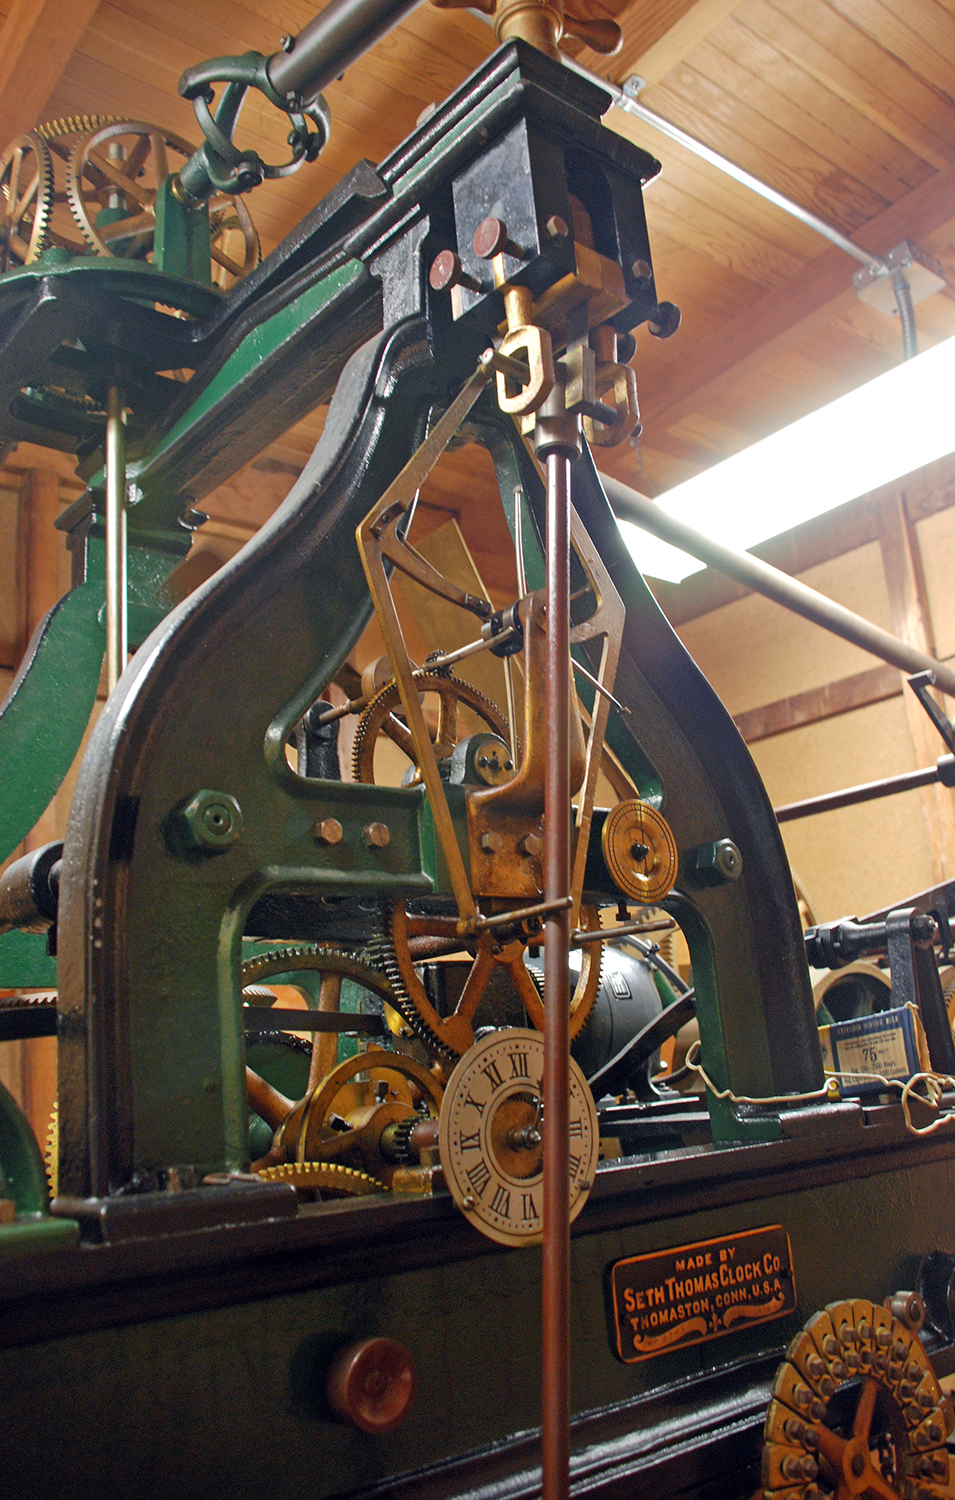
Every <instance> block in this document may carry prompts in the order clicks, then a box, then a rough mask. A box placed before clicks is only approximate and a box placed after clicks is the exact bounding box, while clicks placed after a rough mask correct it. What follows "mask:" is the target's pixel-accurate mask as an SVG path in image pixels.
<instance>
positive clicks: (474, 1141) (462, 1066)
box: [438, 1029, 599, 1245]
mask: <svg viewBox="0 0 955 1500" xmlns="http://www.w3.org/2000/svg"><path fill="white" fill-rule="evenodd" d="M543 1072H544V1039H543V1037H542V1036H541V1034H540V1032H538V1031H525V1030H520V1029H513V1030H507V1031H495V1032H491V1033H490V1034H489V1035H488V1036H486V1037H483V1038H482V1039H481V1041H479V1042H476V1043H475V1044H474V1046H473V1047H471V1048H470V1050H469V1051H468V1052H466V1053H465V1054H464V1056H463V1057H462V1058H461V1060H460V1062H459V1063H458V1065H457V1067H456V1068H455V1070H454V1072H453V1073H452V1074H451V1077H450V1079H449V1081H448V1086H447V1089H446V1090H445V1095H444V1104H443V1108H442V1110H441V1119H440V1123H439V1134H438V1140H439V1147H440V1152H441V1166H442V1168H443V1170H444V1175H445V1178H446V1180H447V1184H448V1187H449V1189H450V1191H451V1193H452V1195H453V1197H454V1200H455V1202H456V1203H457V1205H458V1207H459V1208H460V1209H461V1212H462V1213H463V1214H464V1215H465V1216H466V1217H467V1218H468V1219H470V1221H471V1223H472V1224H474V1226H475V1227H476V1228H477V1229H480V1230H481V1232H482V1234H486V1235H487V1236H488V1237H489V1238H490V1239H492V1240H496V1241H497V1242H498V1243H499V1244H502V1245H530V1244H534V1243H536V1242H537V1241H539V1240H540V1237H541V1229H542V1219H543V1211H544V1185H543V1170H542V1157H543V1151H542V1145H541V1133H542V1120H541V1113H542V1108H543V1107H544V1106H543V1105H542V1099H541V1079H542V1077H543ZM598 1146H599V1140H598V1133H597V1111H596V1109H595V1107H594V1101H593V1098H592V1097H591V1093H590V1090H589V1088H588V1087H587V1082H586V1079H585V1078H584V1075H583V1073H582V1072H581V1071H580V1068H579V1067H578V1066H577V1064H576V1063H575V1062H574V1060H573V1058H571V1059H570V1129H569V1142H568V1147H569V1150H568V1167H569V1171H570V1217H571V1219H575V1218H576V1216H577V1215H578V1214H579V1212H580V1210H581V1209H582V1208H583V1206H584V1203H585V1202H586V1199H587V1194H588V1193H589V1191H590V1188H591V1186H592V1184H593V1180H594V1172H595V1170H596V1167H597V1151H598Z"/></svg>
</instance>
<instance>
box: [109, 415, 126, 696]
mask: <svg viewBox="0 0 955 1500" xmlns="http://www.w3.org/2000/svg"><path fill="white" fill-rule="evenodd" d="M127 648H128V630H127V605H126V409H125V402H124V395H123V391H122V388H121V387H120V386H118V385H111V386H110V388H109V394H108V396H107V401H106V691H107V693H111V692H112V691H113V688H114V687H115V686H116V684H117V682H118V681H119V679H120V677H121V676H122V673H123V670H124V668H125V666H126V653H127Z"/></svg>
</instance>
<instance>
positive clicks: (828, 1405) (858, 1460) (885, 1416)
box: [757, 1292, 955, 1500]
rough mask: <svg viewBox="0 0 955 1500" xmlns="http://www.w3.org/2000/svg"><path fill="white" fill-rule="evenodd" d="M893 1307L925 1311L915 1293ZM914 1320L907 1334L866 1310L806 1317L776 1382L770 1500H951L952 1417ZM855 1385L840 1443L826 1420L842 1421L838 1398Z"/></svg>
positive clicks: (767, 1455)
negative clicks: (947, 1499) (860, 1499)
mask: <svg viewBox="0 0 955 1500" xmlns="http://www.w3.org/2000/svg"><path fill="white" fill-rule="evenodd" d="M896 1303H902V1304H904V1306H905V1307H906V1308H908V1309H912V1310H921V1303H920V1301H919V1299H918V1298H916V1297H914V1296H913V1294H912V1293H902V1292H900V1293H899V1294H898V1295H897V1297H896V1298H895V1299H893V1300H892V1305H893V1306H895V1304H896ZM918 1321H919V1320H918V1318H917V1319H916V1321H915V1324H914V1325H913V1322H912V1320H911V1319H909V1321H908V1325H906V1324H905V1323H903V1322H901V1321H900V1320H899V1318H897V1317H895V1316H893V1312H892V1311H891V1310H890V1309H889V1308H887V1307H879V1306H878V1305H877V1304H875V1303H872V1302H867V1301H851V1302H832V1303H830V1304H829V1306H828V1307H827V1308H826V1310H825V1311H824V1312H819V1313H816V1314H815V1316H814V1317H812V1318H810V1320H809V1322H808V1323H807V1324H806V1326H805V1328H804V1330H803V1331H802V1333H799V1334H797V1335H796V1337H795V1339H793V1341H792V1343H791V1344H790V1346H789V1348H788V1349H787V1351H786V1357H785V1359H784V1360H783V1363H782V1364H781V1365H780V1367H779V1369H778V1371H777V1373H776V1379H775V1380H774V1382H773V1387H772V1399H771V1401H770V1403H769V1409H768V1411H767V1413H766V1424H765V1429H764V1432H765V1443H764V1446H763V1472H762V1479H763V1485H764V1490H763V1495H764V1496H765V1500H782V1497H783V1496H784V1495H785V1496H786V1497H787V1500H827V1497H829V1496H832V1497H833V1500H852V1497H855V1496H875V1497H878V1500H893V1497H898V1500H942V1497H943V1496H944V1495H946V1494H947V1493H948V1489H947V1485H948V1453H947V1449H946V1446H945V1439H946V1436H947V1434H948V1433H949V1432H951V1430H952V1427H953V1426H955V1413H953V1411H952V1407H951V1404H950V1402H949V1401H948V1398H947V1397H945V1396H944V1395H943V1393H942V1390H941V1387H940V1386H939V1383H938V1380H937V1379H936V1377H935V1372H934V1371H933V1369H932V1366H931V1365H930V1363H929V1360H928V1356H927V1355H926V1353H925V1349H924V1348H923V1345H922V1341H921V1339H920V1338H919V1336H918V1333H917V1332H916V1331H915V1329H916V1328H917V1326H918ZM855 1379H858V1381H859V1399H858V1402H857V1404H856V1407H855V1411H854V1414H853V1416H852V1418H851V1425H850V1420H849V1419H848V1418H847V1417H846V1418H844V1419H843V1423H842V1425H843V1427H845V1428H849V1431H848V1435H843V1433H841V1432H839V1431H838V1430H837V1427H836V1423H835V1422H834V1423H833V1425H832V1426H829V1425H828V1422H827V1419H829V1420H830V1421H831V1420H833V1417H834V1416H836V1415H837V1410H838V1408H837V1406H836V1404H834V1401H833V1398H834V1397H835V1396H836V1392H837V1390H839V1389H840V1387H843V1386H845V1385H846V1384H847V1382H849V1381H852V1380H855ZM840 1399H841V1398H840ZM876 1426H878V1427H879V1428H881V1429H883V1431H882V1434H881V1435H880V1434H879V1433H877V1432H876V1430H875V1429H876ZM874 1454H875V1456H874ZM757 1493H758V1492H757Z"/></svg>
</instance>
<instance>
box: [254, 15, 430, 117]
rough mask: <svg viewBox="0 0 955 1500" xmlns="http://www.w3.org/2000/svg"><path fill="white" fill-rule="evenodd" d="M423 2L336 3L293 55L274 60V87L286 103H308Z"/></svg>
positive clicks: (301, 37)
mask: <svg viewBox="0 0 955 1500" xmlns="http://www.w3.org/2000/svg"><path fill="white" fill-rule="evenodd" d="M420 4H421V0H332V3H331V5H326V7H325V9H324V10H323V11H321V12H320V14H319V15H317V16H316V17H315V19H314V20H312V21H309V22H308V25H307V26H303V27H302V30H301V31H300V32H299V34H298V36H297V37H295V38H294V40H293V43H292V47H291V49H290V50H289V51H288V52H276V53H275V55H274V56H273V57H270V58H269V61H268V64H267V71H268V75H269V81H270V83H271V84H272V87H273V88H274V89H275V90H276V92H277V93H279V94H281V95H282V96H283V98H284V97H287V96H288V95H289V94H295V95H297V96H298V97H299V98H300V99H302V100H304V102H305V103H308V102H309V100H311V99H314V97H315V95H316V94H320V93H321V91H322V89H323V88H325V87H326V85H327V84H329V83H331V82H332V80H333V79H334V78H338V77H339V75H340V74H341V73H344V71H345V69H346V68H348V67H350V66H351V64H352V63H353V62H355V61H356V60H357V59H358V58H359V57H361V56H362V55H363V54H364V53H365V52H367V51H368V49H369V48H370V47H373V46H374V45H375V43H376V42H377V41H379V40H380V38H381V37H383V36H384V35H385V33H386V32H388V31H390V30H391V28H392V27H393V26H397V25H398V23H399V21H403V20H404V18H405V16H407V15H410V14H411V12H412V11H413V10H416V9H417V7H418V6H419V5H420Z"/></svg>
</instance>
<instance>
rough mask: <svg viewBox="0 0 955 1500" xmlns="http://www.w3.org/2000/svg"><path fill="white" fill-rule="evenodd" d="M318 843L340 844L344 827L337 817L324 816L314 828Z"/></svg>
mask: <svg viewBox="0 0 955 1500" xmlns="http://www.w3.org/2000/svg"><path fill="white" fill-rule="evenodd" d="M312 833H313V834H314V836H315V842H316V843H317V844H340V843H341V841H342V835H343V833H344V829H343V828H342V825H341V824H340V823H339V821H338V819H337V818H322V819H321V820H320V821H319V822H318V823H316V824H315V827H314V828H313V829H312Z"/></svg>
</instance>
